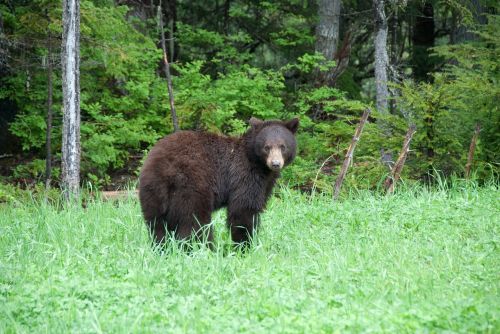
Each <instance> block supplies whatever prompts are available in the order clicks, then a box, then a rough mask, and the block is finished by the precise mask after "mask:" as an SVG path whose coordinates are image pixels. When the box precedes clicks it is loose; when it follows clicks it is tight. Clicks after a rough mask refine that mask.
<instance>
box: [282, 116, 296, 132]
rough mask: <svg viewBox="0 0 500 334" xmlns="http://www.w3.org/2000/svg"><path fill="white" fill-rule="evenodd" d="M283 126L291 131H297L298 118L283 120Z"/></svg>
mask: <svg viewBox="0 0 500 334" xmlns="http://www.w3.org/2000/svg"><path fill="white" fill-rule="evenodd" d="M285 126H286V128H287V129H288V130H290V131H291V132H292V133H295V132H297V129H298V128H299V119H298V118H294V119H291V120H289V121H287V122H285Z"/></svg>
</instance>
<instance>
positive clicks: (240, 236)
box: [228, 209, 260, 247]
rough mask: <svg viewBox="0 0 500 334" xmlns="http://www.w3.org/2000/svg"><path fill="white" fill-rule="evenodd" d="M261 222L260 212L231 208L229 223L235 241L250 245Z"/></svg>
mask: <svg viewBox="0 0 500 334" xmlns="http://www.w3.org/2000/svg"><path fill="white" fill-rule="evenodd" d="M259 223H260V215H259V213H258V212H256V211H254V210H249V209H239V210H231V209H230V210H229V212H228V225H229V228H230V229H231V239H232V240H233V242H234V243H236V244H238V245H242V246H244V247H246V246H248V245H249V244H250V242H251V240H252V238H253V237H254V235H255V233H256V232H257V227H258V226H259Z"/></svg>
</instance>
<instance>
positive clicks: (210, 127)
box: [0, 0, 500, 191]
mask: <svg viewBox="0 0 500 334" xmlns="http://www.w3.org/2000/svg"><path fill="white" fill-rule="evenodd" d="M498 8H499V5H498V2H497V1H495V0H491V1H488V0H485V1H479V0H473V1H466V0H447V1H438V0H433V1H430V0H429V1H421V0H417V1H384V0H351V1H339V0H319V1H303V0H282V1H249V0H247V1H242V0H225V1H223V0H220V1H219V0H214V1H180V0H163V2H160V1H158V0H142V1H140V0H115V1H112V0H92V1H90V0H82V1H80V57H81V58H80V89H81V92H80V103H81V159H82V160H81V179H82V181H81V182H88V181H90V182H92V183H93V184H94V185H96V186H98V187H106V188H115V187H117V186H120V185H123V184H125V183H126V182H128V181H129V180H131V179H132V180H133V179H134V178H135V177H136V175H137V173H138V171H139V168H140V166H141V161H142V158H143V156H144V154H145V152H147V150H148V149H149V148H150V147H151V146H152V144H154V143H155V142H156V141H157V140H158V139H159V138H161V137H162V136H164V135H166V134H169V133H171V132H172V131H173V124H172V118H171V114H170V112H171V104H170V103H169V94H168V90H167V83H166V73H165V71H164V61H163V51H162V43H161V30H162V29H161V28H163V30H164V33H165V46H166V51H167V52H166V53H167V55H168V60H169V61H170V71H171V74H172V84H173V92H174V96H175V109H176V113H177V117H178V123H179V126H180V128H181V129H196V130H207V131H212V132H217V133H224V134H228V135H238V134H241V133H242V132H243V131H245V129H246V122H247V121H248V119H249V118H250V117H251V116H254V117H259V118H263V119H273V118H278V119H286V118H291V117H295V116H298V117H300V120H301V129H300V131H299V135H298V142H299V149H300V151H299V154H298V157H297V159H296V161H295V162H294V164H293V165H292V166H290V167H289V168H288V169H286V170H285V171H284V172H283V181H284V182H285V183H286V184H289V185H290V186H292V187H296V188H300V189H304V190H309V189H311V188H312V187H313V183H314V188H316V189H320V190H325V191H332V184H333V181H334V180H335V178H336V176H337V175H338V174H339V170H340V167H341V165H342V161H343V158H344V153H345V151H346V149H347V147H348V146H349V142H350V139H351V137H352V135H353V133H354V129H355V127H356V125H357V123H358V122H359V119H360V117H361V114H362V112H363V110H365V109H366V108H367V107H371V108H372V110H373V111H372V113H371V114H370V117H369V120H368V123H367V124H366V126H365V128H364V130H363V136H362V138H361V139H360V141H359V143H358V145H357V147H356V153H355V156H354V159H353V166H352V167H351V169H350V171H349V174H348V175H347V178H346V184H347V185H348V186H350V187H355V188H371V189H373V188H377V187H380V186H381V185H382V184H383V182H384V180H385V178H386V176H387V175H389V174H390V170H389V167H391V166H392V164H393V163H394V161H395V160H396V158H397V157H398V154H399V150H400V149H401V146H402V144H403V140H404V137H405V134H406V132H407V129H408V127H409V126H410V125H415V127H416V132H415V135H414V136H413V139H412V142H411V145H410V152H409V154H408V156H407V158H406V165H405V168H404V169H403V175H402V179H403V180H405V181H406V182H413V181H424V182H432V181H433V180H434V177H435V176H436V175H438V174H439V175H441V176H444V177H451V176H453V175H456V176H458V177H464V176H465V167H466V164H467V156H468V152H469V147H470V144H471V140H472V137H473V135H474V131H475V129H476V126H477V125H480V129H481V130H480V132H478V137H477V138H476V144H477V145H476V146H475V153H474V160H473V161H472V163H471V165H470V166H471V176H472V177H474V178H476V179H477V180H478V181H480V182H481V181H484V180H486V179H489V178H491V177H495V178H497V177H498V171H499V167H500V165H499V155H500V112H499V106H500V88H499V79H500V71H499V61H498V60H499V59H500V52H499V44H500V19H499V16H498ZM62 11H63V6H62V2H61V1H58V0H33V1H28V0H6V1H5V0H4V1H2V2H1V3H0V174H1V176H0V177H1V180H0V181H2V182H10V183H15V184H20V185H26V184H36V183H41V182H44V180H45V178H46V168H47V166H53V168H52V173H51V174H52V175H51V178H52V179H53V182H52V183H53V184H55V185H57V184H58V182H59V181H60V167H61V146H62V139H61V136H62V120H63V114H62V106H63V99H62V62H61V59H62V58H61V52H62V50H61V43H62V41H61V38H62V33H63V20H62V17H63V15H62ZM160 22H162V27H160ZM49 111H50V112H49ZM47 124H49V126H47ZM49 152H51V154H49ZM46 157H49V159H48V160H47V159H46ZM318 171H319V173H318Z"/></svg>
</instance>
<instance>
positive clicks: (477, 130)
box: [465, 123, 481, 179]
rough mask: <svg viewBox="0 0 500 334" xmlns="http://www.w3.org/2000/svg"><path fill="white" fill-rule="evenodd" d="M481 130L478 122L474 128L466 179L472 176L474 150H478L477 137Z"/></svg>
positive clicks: (466, 166) (466, 167)
mask: <svg viewBox="0 0 500 334" xmlns="http://www.w3.org/2000/svg"><path fill="white" fill-rule="evenodd" d="M479 132H481V125H480V124H479V123H477V124H476V130H474V135H473V136H472V140H471V142H470V146H469V154H468V155H467V164H466V165H465V178H466V179H468V178H469V177H470V170H471V167H472V160H473V159H474V151H475V150H476V143H477V138H478V137H479Z"/></svg>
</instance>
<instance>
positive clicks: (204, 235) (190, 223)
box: [167, 192, 213, 244]
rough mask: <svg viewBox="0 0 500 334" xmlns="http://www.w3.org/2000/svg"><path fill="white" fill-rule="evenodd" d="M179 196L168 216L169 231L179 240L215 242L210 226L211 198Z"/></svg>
mask: <svg viewBox="0 0 500 334" xmlns="http://www.w3.org/2000/svg"><path fill="white" fill-rule="evenodd" d="M182 195H183V194H178V196H176V198H175V199H173V201H172V206H171V207H170V211H169V214H168V216H167V221H168V225H167V227H168V230H169V231H172V232H174V233H175V236H176V238H177V239H179V240H187V239H189V238H191V237H195V238H196V239H197V240H198V241H206V242H208V243H210V244H211V243H212V242H213V231H212V227H211V226H209V224H210V220H211V215H212V202H211V200H210V196H202V195H200V194H196V195H193V194H192V193H191V194H188V193H187V192H186V194H185V195H186V196H182Z"/></svg>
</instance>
